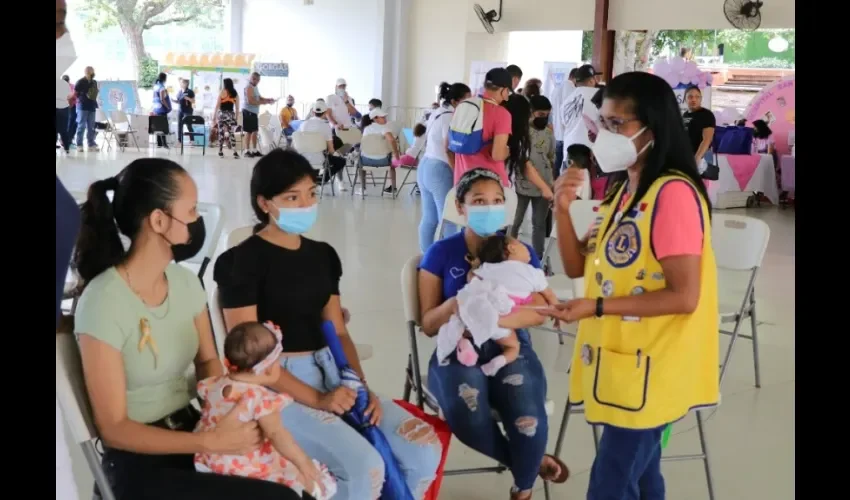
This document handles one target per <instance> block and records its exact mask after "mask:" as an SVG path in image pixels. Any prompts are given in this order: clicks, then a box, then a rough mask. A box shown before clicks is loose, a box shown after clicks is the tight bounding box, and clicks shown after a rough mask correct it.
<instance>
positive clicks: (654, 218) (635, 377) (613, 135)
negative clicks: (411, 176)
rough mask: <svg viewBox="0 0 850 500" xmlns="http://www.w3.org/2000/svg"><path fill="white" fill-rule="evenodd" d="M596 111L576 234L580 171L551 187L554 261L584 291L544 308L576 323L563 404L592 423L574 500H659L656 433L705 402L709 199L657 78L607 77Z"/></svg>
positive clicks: (710, 372)
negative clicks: (593, 441)
mask: <svg viewBox="0 0 850 500" xmlns="http://www.w3.org/2000/svg"><path fill="white" fill-rule="evenodd" d="M600 114H601V124H600V125H601V126H600V127H599V133H598V135H597V138H596V142H595V143H594V144H593V148H592V151H593V153H594V156H595V157H596V161H597V162H598V164H599V167H600V169H601V170H602V171H603V172H606V173H612V174H613V178H612V181H613V184H612V187H611V189H610V190H609V191H608V194H607V195H606V198H605V200H604V201H603V202H602V205H601V206H600V207H599V211H598V214H597V217H596V219H595V221H594V222H593V224H592V226H591V227H590V228H573V224H572V221H571V219H570V216H569V207H570V204H571V203H572V202H573V201H574V200H575V199H576V191H577V189H578V188H579V186H581V185H582V183H583V182H584V175H585V174H584V170H580V169H573V168H570V169H568V170H567V172H566V174H565V175H563V176H561V178H560V179H558V183H557V186H556V189H557V194H556V206H555V210H556V218H557V225H558V244H559V245H560V251H561V256H562V258H563V260H564V268H565V270H566V272H567V275H569V276H570V277H571V278H578V277H584V278H585V284H586V285H585V298H582V299H576V300H571V301H569V302H566V303H564V304H561V305H560V306H559V307H558V308H557V309H553V310H552V311H551V312H550V313H551V315H552V316H553V317H556V318H558V319H560V320H562V321H578V322H579V329H578V337H577V339H576V346H575V353H574V355H573V361H572V370H571V373H570V393H569V398H570V401H571V402H572V403H574V404H584V407H585V416H586V418H587V421H588V422H590V423H593V424H599V425H602V427H603V434H602V439H601V442H600V444H599V452H598V453H597V455H596V459H595V461H594V463H593V468H592V469H591V473H590V485H589V487H588V493H587V498H588V500H638V499H640V500H663V499H664V497H665V494H664V480H663V478H662V477H661V463H660V462H661V434H662V431H663V430H664V427H665V426H666V425H667V424H669V423H671V422H675V421H677V420H679V419H681V418H683V417H684V416H685V415H687V413H688V412H689V411H690V410H693V409H699V408H705V407H709V406H713V405H716V404H717V403H718V399H719V384H718V342H719V339H718V326H719V325H718V320H717V314H718V311H717V269H716V265H715V262H714V252H713V251H712V248H711V205H710V203H709V201H708V196H707V194H706V191H705V187H704V185H703V183H702V181H701V180H700V177H699V173H698V172H697V166H696V163H695V160H694V155H693V152H692V151H691V148H690V143H689V142H688V137H687V135H686V133H685V129H684V127H683V125H682V118H681V115H680V113H679V106H678V103H677V102H676V97H675V96H674V94H673V91H672V89H671V88H670V86H669V85H668V84H667V83H666V82H665V81H664V80H662V79H661V78H659V77H657V76H654V75H651V74H649V73H641V72H634V73H625V74H623V75H620V76H617V77H616V78H614V79H613V80H611V82H610V83H609V84H608V85H607V86H606V87H605V92H604V101H603V104H602V108H601V109H600ZM576 229H578V232H577V231H576ZM576 234H586V236H585V237H584V238H582V239H579V238H577V237H576Z"/></svg>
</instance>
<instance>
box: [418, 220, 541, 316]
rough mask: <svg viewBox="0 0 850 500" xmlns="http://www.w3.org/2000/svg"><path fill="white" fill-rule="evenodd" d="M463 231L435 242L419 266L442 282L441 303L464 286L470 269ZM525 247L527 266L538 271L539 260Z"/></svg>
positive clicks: (532, 251) (529, 248) (531, 250)
mask: <svg viewBox="0 0 850 500" xmlns="http://www.w3.org/2000/svg"><path fill="white" fill-rule="evenodd" d="M463 231H465V229H464V230H462V231H460V232H459V233H456V234H454V235H452V236H449V237H448V238H445V239H443V240H440V241H435V242H434V244H433V245H431V247H430V248H429V249H428V251H427V252H425V256H423V257H422V262H421V263H420V264H419V269H424V270H425V271H428V272H429V273H431V274H433V275H434V276H436V277H438V278H440V279H441V280H443V301H445V300H448V299H450V298H452V297H454V296H455V295H457V292H458V291H460V289H461V288H463V287H464V286H466V275H467V274H469V271H470V269H471V266H470V265H469V262H467V261H466V254H467V253H469V249H468V248H467V246H466V240H465V239H464V238H463ZM523 244H524V245H525V243H523ZM525 246H526V247H528V253H529V254H530V255H531V262H529V264H531V265H532V266H534V267H536V268H537V269H540V267H541V266H540V259H538V258H537V254H536V253H535V252H534V250H533V249H532V248H531V247H530V246H529V245H525Z"/></svg>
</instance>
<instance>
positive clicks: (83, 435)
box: [56, 333, 115, 500]
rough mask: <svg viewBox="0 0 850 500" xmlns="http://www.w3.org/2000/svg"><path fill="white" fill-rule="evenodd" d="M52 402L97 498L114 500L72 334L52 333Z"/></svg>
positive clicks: (77, 349) (78, 350) (76, 346)
mask: <svg viewBox="0 0 850 500" xmlns="http://www.w3.org/2000/svg"><path fill="white" fill-rule="evenodd" d="M56 399H57V400H58V401H59V407H60V408H61V409H62V413H63V415H64V417H65V421H66V423H67V424H68V428H69V429H70V431H71V436H72V437H73V438H74V442H76V443H77V444H78V445H79V446H80V448H81V449H82V451H83V456H84V457H85V459H86V464H87V465H88V467H89V470H90V471H91V473H92V476H94V482H95V484H96V485H97V487H98V489H99V490H100V498H101V499H102V500H115V494H114V493H113V491H112V487H111V486H110V485H109V481H108V480H107V478H106V474H105V471H104V470H103V465H102V463H101V457H100V453H98V452H97V448H96V447H95V440H96V439H97V428H96V427H95V425H94V419H93V418H92V413H91V408H90V407H89V399H88V394H87V393H86V385H85V380H84V379H83V368H82V359H81V358H80V349H79V346H78V345H77V339H76V337H74V335H73V334H72V333H57V334H56Z"/></svg>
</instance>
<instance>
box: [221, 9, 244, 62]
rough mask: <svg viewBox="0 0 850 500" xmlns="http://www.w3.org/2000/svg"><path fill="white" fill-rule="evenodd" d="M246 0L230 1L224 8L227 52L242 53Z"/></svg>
mask: <svg viewBox="0 0 850 500" xmlns="http://www.w3.org/2000/svg"><path fill="white" fill-rule="evenodd" d="M245 1H246V0H228V1H227V3H226V4H225V6H224V32H225V45H224V50H225V52H230V53H233V54H238V53H240V52H242V10H243V9H244V7H245Z"/></svg>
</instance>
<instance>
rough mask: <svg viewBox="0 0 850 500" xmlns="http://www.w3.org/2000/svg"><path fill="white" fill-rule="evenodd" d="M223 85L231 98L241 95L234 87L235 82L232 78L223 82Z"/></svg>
mask: <svg viewBox="0 0 850 500" xmlns="http://www.w3.org/2000/svg"><path fill="white" fill-rule="evenodd" d="M221 84H222V85H223V86H224V90H226V91H227V95H229V96H230V97H236V96H238V95H239V93H238V92H236V88H235V87H233V80H231V79H230V78H225V79H224V80H222V81H221Z"/></svg>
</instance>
